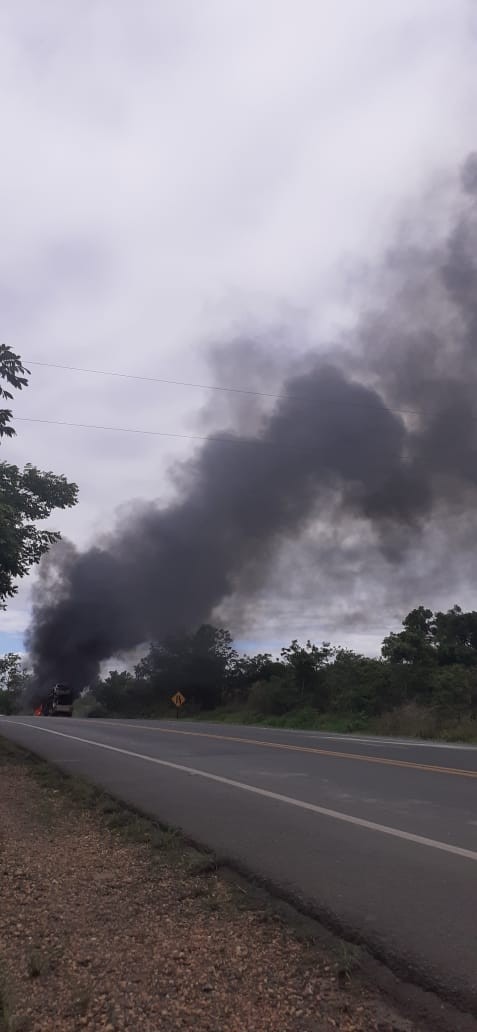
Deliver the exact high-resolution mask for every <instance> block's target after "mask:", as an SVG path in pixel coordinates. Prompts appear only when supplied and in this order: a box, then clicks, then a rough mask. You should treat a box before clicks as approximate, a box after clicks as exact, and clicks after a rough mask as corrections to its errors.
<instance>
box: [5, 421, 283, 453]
mask: <svg viewBox="0 0 477 1032" xmlns="http://www.w3.org/2000/svg"><path fill="white" fill-rule="evenodd" d="M12 419H13V421H14V422H20V423H43V424H47V425H50V426H70V427H73V428H74V429H76V430H110V431H112V432H114V433H120V434H142V435H144V436H146V437H174V438H179V439H180V440H186V441H213V442H215V443H217V444H232V445H239V446H245V447H253V446H254V445H256V444H258V445H260V446H262V447H264V448H278V449H279V450H280V451H298V449H297V448H286V447H285V448H284V447H283V445H281V444H276V443H275V442H274V441H264V440H263V439H261V438H260V437H256V438H255V437H254V438H246V437H214V436H213V435H208V434H178V433H173V432H172V431H167V430H140V429H138V428H136V427H129V426H101V425H100V424H96V423H72V422H69V420H66V419H39V418H36V417H33V416H12Z"/></svg>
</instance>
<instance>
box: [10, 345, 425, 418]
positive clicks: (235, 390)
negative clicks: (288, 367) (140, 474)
mask: <svg viewBox="0 0 477 1032" xmlns="http://www.w3.org/2000/svg"><path fill="white" fill-rule="evenodd" d="M24 361H25V365H27V366H38V367H40V368H43V369H63V370H66V371H67V372H70V373H90V374H92V375H94V376H114V377H116V378H117V379H121V380H139V381H142V382H145V383H163V384H167V385H169V386H173V387H192V388H196V389H199V390H203V391H217V392H225V393H228V394H245V395H248V396H250V397H254V398H274V399H277V400H279V401H285V400H287V401H288V400H293V401H304V402H305V401H306V402H310V401H313V400H314V399H313V398H312V397H311V396H308V397H306V396H305V395H304V394H303V395H300V394H283V393H281V394H276V393H273V392H272V391H254V390H251V389H249V388H247V387H229V386H223V385H217V384H211V383H194V382H192V381H189V380H169V379H166V378H165V377H162V376H140V375H139V374H137V373H120V372H117V371H116V370H113V369H90V368H88V367H86V366H72V365H63V364H61V363H59V362H37V361H30V360H29V359H25V360H24ZM382 400H383V399H381V398H380V401H382ZM336 404H337V402H336V401H331V400H329V401H328V400H327V399H326V398H325V399H320V405H333V406H336ZM343 404H345V405H346V406H347V407H353V408H354V407H357V408H362V407H363V406H365V405H366V404H367V402H366V401H364V400H363V401H362V402H360V401H348V400H347V401H346V402H344V403H343ZM383 405H385V407H386V409H387V411H388V412H391V413H393V414H394V415H398V416H419V415H421V414H422V413H421V412H419V411H418V409H391V408H388V406H387V405H386V403H385V402H384V401H383Z"/></svg>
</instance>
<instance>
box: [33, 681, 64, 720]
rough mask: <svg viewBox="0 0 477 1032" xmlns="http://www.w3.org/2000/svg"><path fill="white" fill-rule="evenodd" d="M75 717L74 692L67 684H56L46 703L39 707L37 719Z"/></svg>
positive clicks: (36, 714)
mask: <svg viewBox="0 0 477 1032" xmlns="http://www.w3.org/2000/svg"><path fill="white" fill-rule="evenodd" d="M72 715H73V692H72V690H71V688H68V685H66V684H55V685H53V688H51V689H50V691H49V692H48V695H47V696H46V698H45V700H44V702H42V703H41V704H40V705H39V706H37V708H36V710H35V716H36V717H71V716H72Z"/></svg>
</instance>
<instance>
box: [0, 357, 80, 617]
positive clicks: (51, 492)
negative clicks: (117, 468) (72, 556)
mask: <svg viewBox="0 0 477 1032" xmlns="http://www.w3.org/2000/svg"><path fill="white" fill-rule="evenodd" d="M25 374H28V370H27V369H25V367H24V366H23V364H22V362H21V360H20V357H19V356H18V355H16V354H15V353H14V352H13V351H12V350H11V348H9V347H7V346H6V345H5V344H2V345H0V379H1V380H3V381H6V383H7V384H8V385H9V386H11V387H13V388H14V389H16V390H22V389H23V387H26V386H27V384H28V380H27V379H26V376H25ZM12 397H13V395H12V394H11V392H10V391H9V390H7V389H6V388H4V387H1V386H0V398H3V399H6V400H10V399H11V398H12ZM11 419H12V412H11V410H10V409H1V410H0V439H1V438H3V437H13V436H14V435H15V430H14V429H13V427H12V426H10V422H11ZM77 496H78V488H77V486H76V484H70V483H68V481H67V480H66V478H65V477H64V476H61V475H57V474H55V473H51V472H48V473H43V472H41V471H40V470H39V469H37V468H36V466H33V465H31V463H27V465H26V466H25V467H24V468H23V469H20V468H19V467H18V466H14V465H12V464H10V463H8V462H0V609H5V600H6V599H7V598H12V597H13V595H15V593H16V591H17V588H16V586H15V580H16V579H17V578H18V577H24V576H25V574H26V573H28V571H29V570H30V568H31V566H33V565H34V564H35V563H38V562H39V561H40V559H41V557H42V555H43V554H44V553H45V552H47V551H48V549H49V548H50V546H51V545H52V544H54V542H55V541H58V540H59V538H60V534H59V533H58V532H57V531H53V530H40V529H39V528H38V527H37V525H36V523H37V521H38V520H44V519H46V518H47V517H48V516H50V514H51V513H52V512H53V510H54V509H66V508H70V507H71V506H73V505H75V504H76V502H77Z"/></svg>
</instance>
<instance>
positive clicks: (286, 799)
mask: <svg viewBox="0 0 477 1032" xmlns="http://www.w3.org/2000/svg"><path fill="white" fill-rule="evenodd" d="M1 722H2V721H1V720H0V723H1ZM4 722H5V723H6V724H15V725H16V726H17V727H29V728H30V729H31V730H32V731H42V732H43V733H44V734H47V735H57V737H58V738H68V739H71V740H72V741H73V742H81V743H82V745H92V746H94V747H96V748H97V749H106V750H107V751H108V752H114V753H120V754H121V755H122V756H130V757H131V758H132V759H134V760H143V761H145V762H147V763H155V764H157V765H158V766H159V767H168V768H170V769H171V770H178V771H180V772H181V773H182V774H192V775H194V776H195V777H201V778H207V780H208V781H215V782H217V783H218V784H220V785H229V786H230V788H238V789H241V790H242V792H251V793H252V794H253V795H258V796H262V797H263V798H264V799H273V800H274V802H277V803H286V804H287V805H288V806H296V807H297V808H298V809H300V810H307V811H308V812H309V813H316V814H319V816H320V817H331V818H332V819H333V820H337V821H343V822H344V823H345V824H354V825H355V827H358V828H367V829H368V831H379V832H381V834H382V835H391V836H392V837H393V838H398V839H403V840H404V841H405V842H414V843H415V844H416V845H418V846H428V847H430V848H431V849H439V850H440V851H441V852H442V853H452V854H453V856H461V857H464V859H466V860H473V861H474V862H477V852H474V851H473V850H471V849H463V848H462V847H461V846H453V845H451V844H450V843H447V842H438V841H437V840H436V839H430V838H425V837H424V836H423V835H414V834H413V833H412V832H410V831H400V830H399V829H398V828H389V827H388V826H387V825H386V824H376V823H375V822H374V821H367V820H365V819H364V818H363V817H352V816H351V814H348V813H341V812H340V811H339V810H328V809H327V808H326V807H324V806H317V805H316V804H315V803H307V802H305V800H303V799H294V798H293V796H286V795H281V794H280V793H279V792H271V791H270V790H269V789H267V788H258V787H257V786H256V785H246V784H245V783H244V782H243V781H234V780H233V779H232V778H224V777H222V776H221V775H220V774H211V773H210V772H209V771H205V770H198V769H197V768H196V767H185V766H184V765H183V764H182V763H172V761H171V760H160V759H159V758H158V757H156V756H147V755H144V753H137V752H132V751H131V750H130V749H121V748H120V747H119V746H117V745H107V744H106V743H105V742H95V741H94V740H93V739H90V738H80V737H79V736H78V735H69V734H66V733H65V732H64V731H53V729H52V728H49V727H38V726H37V725H36V724H27V723H25V722H24V721H22V720H11V719H8V720H6V721H4Z"/></svg>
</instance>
